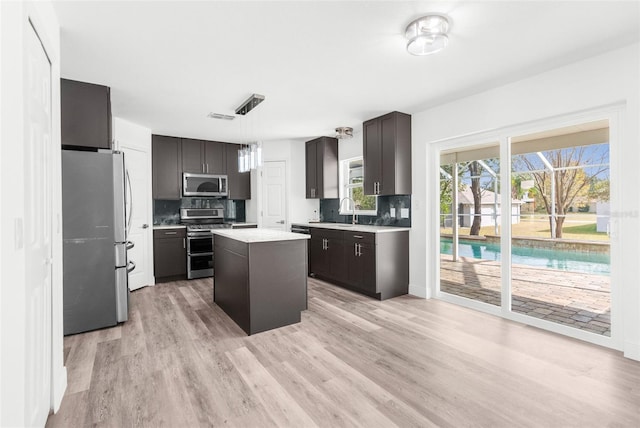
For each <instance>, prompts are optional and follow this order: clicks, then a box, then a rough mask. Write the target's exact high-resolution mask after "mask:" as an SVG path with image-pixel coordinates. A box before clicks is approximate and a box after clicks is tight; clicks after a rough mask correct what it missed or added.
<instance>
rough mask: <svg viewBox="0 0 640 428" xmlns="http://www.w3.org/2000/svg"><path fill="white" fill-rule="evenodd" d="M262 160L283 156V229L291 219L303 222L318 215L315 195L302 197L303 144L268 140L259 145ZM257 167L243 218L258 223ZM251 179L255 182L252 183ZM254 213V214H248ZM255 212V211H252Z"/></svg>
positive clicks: (303, 189) (318, 208) (259, 202)
mask: <svg viewBox="0 0 640 428" xmlns="http://www.w3.org/2000/svg"><path fill="white" fill-rule="evenodd" d="M262 156H263V159H264V161H265V162H266V161H280V160H283V161H285V162H286V164H287V176H286V179H287V196H286V200H287V230H288V229H289V226H290V225H291V223H296V222H297V223H300V222H307V221H309V220H310V219H313V218H314V216H315V217H317V216H318V215H320V202H319V199H306V196H305V195H306V193H305V188H306V185H305V177H306V175H305V145H304V141H301V140H282V141H268V142H265V143H264V144H263V146H262ZM259 173H260V171H258V173H257V174H252V175H253V176H252V186H251V201H247V221H257V222H258V225H259V226H260V225H261V224H262V219H261V218H260V215H259V214H260V211H261V207H262V199H261V196H262V195H261V194H262V192H261V191H258V189H261V188H262V186H261V185H262V180H261V177H260V174H259ZM254 181H255V183H254ZM250 212H251V213H252V214H251V215H255V217H250V214H249V213H250ZM254 212H255V214H253V213H254Z"/></svg>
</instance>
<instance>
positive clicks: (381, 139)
mask: <svg viewBox="0 0 640 428" xmlns="http://www.w3.org/2000/svg"><path fill="white" fill-rule="evenodd" d="M362 130H363V161H364V192H365V194H367V195H410V194H411V115H408V114H405V113H400V112H397V111H394V112H392V113H388V114H385V115H384V116H380V117H377V118H375V119H371V120H368V121H366V122H364V123H363V124H362Z"/></svg>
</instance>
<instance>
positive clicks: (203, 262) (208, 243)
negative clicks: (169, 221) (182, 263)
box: [187, 226, 213, 279]
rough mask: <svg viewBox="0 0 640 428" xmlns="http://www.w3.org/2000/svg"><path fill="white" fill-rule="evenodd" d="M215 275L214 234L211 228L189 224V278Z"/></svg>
mask: <svg viewBox="0 0 640 428" xmlns="http://www.w3.org/2000/svg"><path fill="white" fill-rule="evenodd" d="M210 276H213V235H212V234H211V230H208V229H207V230H204V229H203V230H193V229H192V227H191V226H187V278H189V279H194V278H206V277H210Z"/></svg>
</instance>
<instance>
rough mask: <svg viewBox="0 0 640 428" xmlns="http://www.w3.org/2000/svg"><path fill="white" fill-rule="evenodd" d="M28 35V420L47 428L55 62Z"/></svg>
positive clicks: (32, 34) (30, 33)
mask: <svg viewBox="0 0 640 428" xmlns="http://www.w3.org/2000/svg"><path fill="white" fill-rule="evenodd" d="M26 32H27V34H26V35H25V37H26V52H25V67H26V76H25V82H24V84H25V87H24V90H25V128H26V129H25V142H24V187H23V190H24V215H25V217H24V218H25V220H24V221H25V224H24V228H23V229H22V230H24V236H23V237H22V239H23V244H24V250H25V259H26V260H27V261H28V263H27V265H26V267H25V279H26V281H25V287H26V289H25V296H26V308H25V309H26V316H25V319H26V320H27V321H26V331H25V332H24V333H25V338H26V339H25V348H26V350H25V355H26V356H27V361H26V362H25V365H26V379H25V401H26V402H25V409H27V410H26V412H27V414H26V415H25V416H26V421H27V425H29V426H44V424H45V422H46V420H47V416H48V414H49V409H50V403H51V366H50V364H51V322H52V321H51V266H52V264H51V261H52V259H51V257H52V254H51V248H52V246H51V193H52V182H51V167H50V165H51V150H52V147H51V140H52V131H51V125H52V119H51V118H52V113H51V108H52V105H51V63H50V62H49V58H48V57H47V54H46V52H45V50H44V48H43V46H42V44H41V42H40V39H39V37H38V34H37V33H36V31H35V29H34V28H33V27H32V26H27V27H26ZM58 150H59V148H58ZM3 286H10V284H3Z"/></svg>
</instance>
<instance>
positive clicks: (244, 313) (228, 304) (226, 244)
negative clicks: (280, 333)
mask: <svg viewBox="0 0 640 428" xmlns="http://www.w3.org/2000/svg"><path fill="white" fill-rule="evenodd" d="M307 239H308V236H306V235H301V234H297V233H289V232H280V231H275V230H270V229H235V230H233V229H216V230H215V231H214V238H213V242H214V250H213V251H214V253H215V255H216V256H215V258H214V271H215V273H216V276H215V278H214V282H213V301H214V302H215V303H216V304H217V305H218V306H219V307H220V308H221V309H222V310H223V311H224V312H225V313H226V314H227V315H229V317H230V318H231V319H232V320H233V321H235V323H236V324H238V326H239V327H240V328H242V330H244V331H245V332H246V333H247V334H249V335H251V334H255V333H259V332H262V331H266V330H271V329H274V328H278V327H283V326H286V325H289V324H294V323H298V322H300V319H301V315H300V313H301V311H303V310H305V309H306V308H307Z"/></svg>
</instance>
